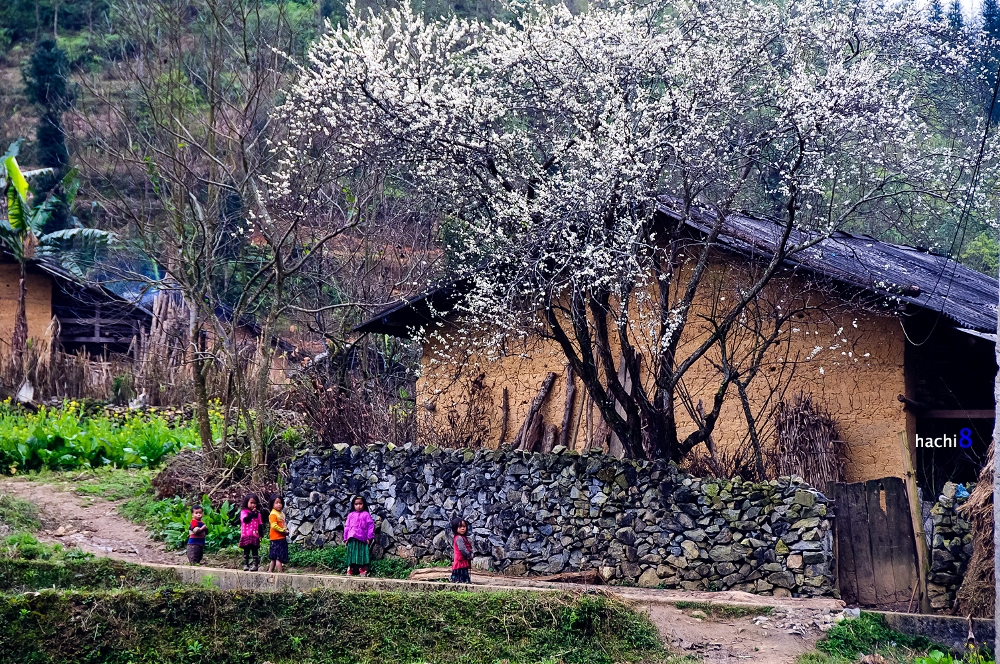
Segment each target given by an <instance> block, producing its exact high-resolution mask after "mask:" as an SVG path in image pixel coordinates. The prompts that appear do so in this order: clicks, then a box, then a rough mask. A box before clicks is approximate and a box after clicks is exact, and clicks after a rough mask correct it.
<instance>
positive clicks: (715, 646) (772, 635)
mask: <svg viewBox="0 0 1000 664" xmlns="http://www.w3.org/2000/svg"><path fill="white" fill-rule="evenodd" d="M640 605H641V606H643V608H644V609H645V610H646V611H647V612H648V613H649V617H650V619H651V620H652V621H653V624H654V625H656V628H657V629H658V630H659V631H660V635H661V636H662V637H663V639H664V641H665V642H666V643H667V644H668V645H669V646H671V648H672V650H674V652H677V653H684V654H689V655H696V656H699V657H701V658H702V659H701V661H702V662H703V663H704V664H736V663H737V662H747V661H753V660H756V661H758V662H765V663H766V664H793V663H794V662H795V660H796V658H797V657H798V656H799V655H801V654H803V653H806V652H809V651H811V650H813V649H814V648H815V646H816V641H817V640H819V638H820V637H821V636H822V635H823V631H822V630H821V626H822V627H823V628H825V629H828V628H829V627H828V625H829V624H830V621H831V620H832V618H833V616H834V615H836V614H837V613H839V611H831V610H830V609H790V608H784V607H777V608H775V609H774V610H773V611H772V613H771V615H770V616H758V617H747V618H733V619H725V618H708V617H705V618H702V617H697V616H698V614H699V613H701V612H697V611H690V610H684V611H682V610H680V609H678V608H676V607H675V606H670V605H665V604H645V605H642V604H641V602H640Z"/></svg>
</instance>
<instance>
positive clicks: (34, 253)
mask: <svg viewBox="0 0 1000 664" xmlns="http://www.w3.org/2000/svg"><path fill="white" fill-rule="evenodd" d="M20 144H21V141H20V140H18V141H15V142H14V143H12V144H11V145H10V147H9V148H7V152H6V154H4V156H3V168H2V169H0V193H2V194H3V198H4V199H5V200H6V202H7V216H6V218H5V219H0V246H2V248H3V249H4V250H5V251H6V253H7V254H9V255H10V257H11V258H13V259H14V261H15V262H16V263H17V264H18V266H19V267H20V272H21V281H20V287H19V289H18V295H17V309H16V311H15V314H14V334H13V338H12V339H11V357H10V360H11V366H12V368H13V369H14V371H15V374H17V375H19V374H20V368H21V367H22V365H23V356H24V349H25V347H26V346H27V342H28V319H27V315H26V312H25V300H26V297H27V285H26V280H25V275H26V272H27V265H28V262H29V261H31V260H35V259H40V258H49V259H52V260H54V261H55V262H56V263H58V264H59V265H60V266H62V267H63V268H64V269H66V270H68V271H70V272H71V273H73V274H74V275H75V276H77V277H78V278H80V279H82V278H84V276H85V274H84V272H85V267H84V265H83V262H82V261H81V256H82V250H83V249H84V248H85V247H96V246H100V245H103V244H107V243H108V242H109V241H111V240H113V239H114V235H113V234H112V233H108V232H107V231H101V230H97V229H94V228H70V229H67V230H61V231H54V232H52V233H45V232H44V230H43V229H44V228H45V225H46V223H48V221H49V219H51V218H52V215H53V214H54V213H55V211H56V207H57V206H58V205H59V203H60V202H62V203H63V204H65V205H66V206H68V207H72V206H73V200H74V199H75V198H76V193H77V191H78V190H79V188H80V179H79V175H78V173H77V170H76V169H75V168H74V169H71V170H70V171H69V172H68V173H66V175H65V176H64V177H63V179H62V181H61V182H60V189H61V190H62V194H61V196H59V197H58V198H57V197H56V196H49V197H48V198H47V199H46V200H45V202H43V203H42V204H41V205H33V199H34V197H33V195H32V191H31V185H30V184H29V181H30V180H33V179H34V178H36V177H38V176H40V175H43V174H51V173H52V169H50V168H43V169H39V170H33V171H22V170H21V167H20V166H19V165H18V163H17V155H18V153H19V151H20ZM74 241H76V244H75V246H74V247H73V248H71V249H67V248H66V247H67V245H71V244H72V243H73V242H74Z"/></svg>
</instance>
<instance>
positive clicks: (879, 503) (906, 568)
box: [831, 477, 920, 611]
mask: <svg viewBox="0 0 1000 664" xmlns="http://www.w3.org/2000/svg"><path fill="white" fill-rule="evenodd" d="M831 488H832V493H833V496H831V497H832V498H834V499H835V500H836V508H835V509H836V530H837V533H836V537H837V540H836V541H837V580H838V584H839V586H840V597H841V599H843V600H844V601H845V602H847V603H848V604H850V605H859V606H864V607H875V608H879V609H886V610H891V611H907V610H914V609H916V610H917V611H919V607H920V596H919V590H918V589H917V586H918V584H917V570H918V569H919V568H918V564H917V551H916V544H915V542H914V539H913V522H912V520H911V519H910V509H909V504H908V502H907V497H906V486H905V485H904V484H903V480H901V479H899V478H898V477H885V478H882V479H880V480H869V481H867V482H857V483H854V484H833V485H831Z"/></svg>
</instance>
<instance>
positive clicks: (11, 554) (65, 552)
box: [0, 532, 94, 561]
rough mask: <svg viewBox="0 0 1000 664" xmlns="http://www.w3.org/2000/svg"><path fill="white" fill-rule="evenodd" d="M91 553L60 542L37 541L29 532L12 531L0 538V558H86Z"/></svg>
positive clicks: (90, 555) (52, 559) (53, 559)
mask: <svg viewBox="0 0 1000 664" xmlns="http://www.w3.org/2000/svg"><path fill="white" fill-rule="evenodd" d="M93 557H94V556H93V554H91V553H86V552H84V551H81V550H79V549H76V548H69V549H66V548H64V547H63V546H62V544H46V543H45V542H39V541H38V540H37V539H35V536H34V535H32V534H31V533H24V532H19V533H14V534H13V535H7V536H5V537H2V538H0V560H51V561H57V560H88V559H90V558H93Z"/></svg>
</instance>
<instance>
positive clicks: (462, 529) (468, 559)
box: [451, 518, 473, 583]
mask: <svg viewBox="0 0 1000 664" xmlns="http://www.w3.org/2000/svg"><path fill="white" fill-rule="evenodd" d="M451 531H452V532H453V533H455V537H454V539H452V541H451V544H452V555H453V557H452V562H451V582H452V583H472V579H470V578H469V567H471V566H472V556H473V553H472V542H470V541H469V537H468V533H469V524H468V522H466V520H465V519H458V518H456V519H452V521H451Z"/></svg>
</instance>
